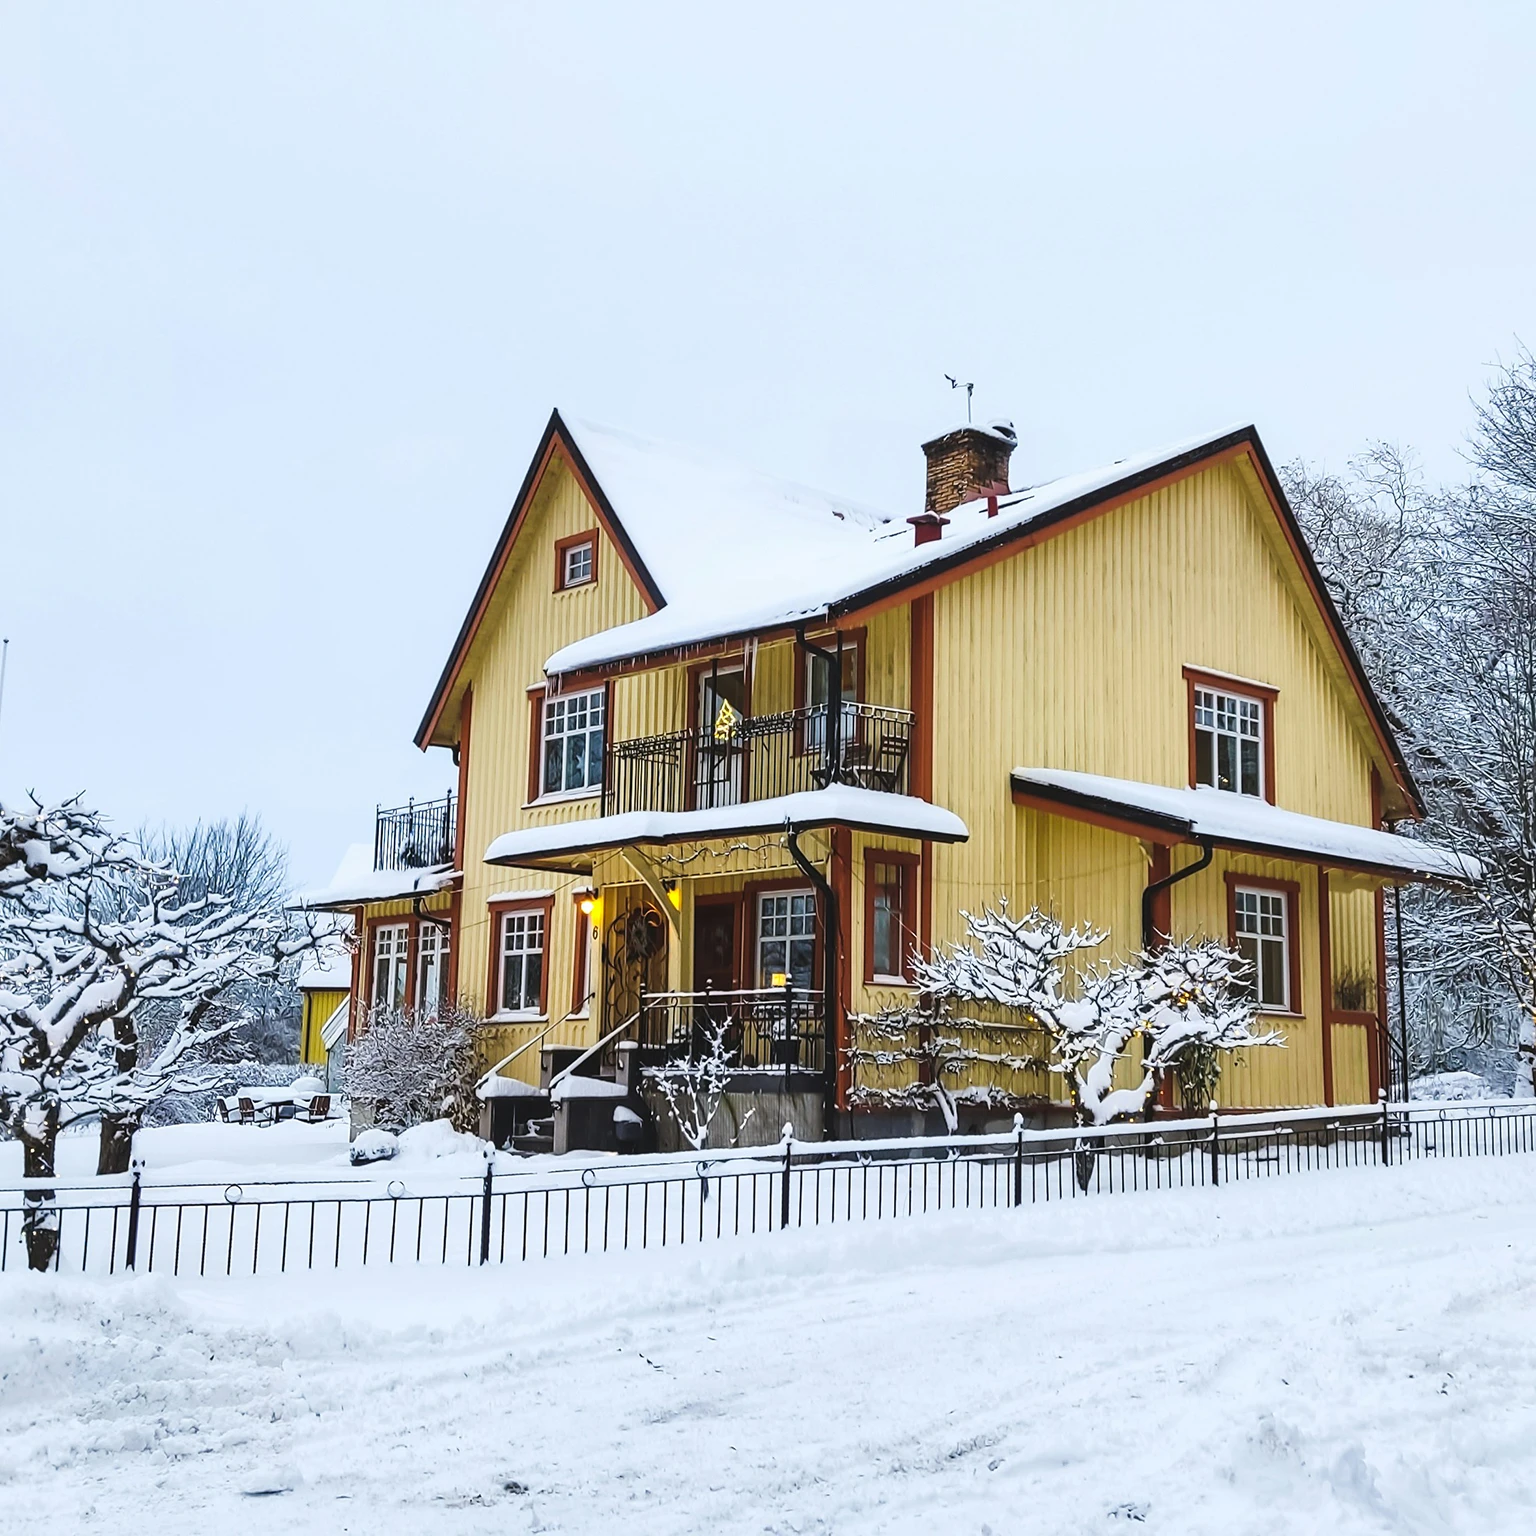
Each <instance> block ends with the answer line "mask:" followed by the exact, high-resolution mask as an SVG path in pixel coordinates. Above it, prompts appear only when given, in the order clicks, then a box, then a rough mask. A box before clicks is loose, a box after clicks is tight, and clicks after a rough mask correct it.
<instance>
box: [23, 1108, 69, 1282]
mask: <svg viewBox="0 0 1536 1536" xmlns="http://www.w3.org/2000/svg"><path fill="white" fill-rule="evenodd" d="M17 1139H18V1140H19V1141H20V1142H21V1173H22V1177H23V1178H26V1179H51V1178H53V1176H54V1172H55V1170H54V1151H55V1148H56V1147H57V1145H58V1139H59V1106H58V1105H57V1104H56V1103H54V1104H47V1105H45V1106H42V1107H37V1106H34V1107H33V1108H32V1112H31V1113H29V1114H28V1115H27V1116H26V1118H25V1119H24V1120H23V1122H22V1124H21V1126H20V1127H19V1128H18V1132H17ZM21 1230H22V1235H23V1236H24V1237H25V1238H26V1242H27V1263H28V1265H29V1266H30V1267H31V1268H33V1269H35V1270H38V1271H39V1272H41V1271H43V1270H46V1269H49V1268H51V1267H52V1265H53V1263H54V1260H55V1258H56V1257H57V1255H58V1251H59V1207H58V1196H57V1193H56V1192H55V1191H54V1190H51V1189H28V1190H27V1192H26V1194H25V1195H24V1196H23V1197H22V1215H21Z"/></svg>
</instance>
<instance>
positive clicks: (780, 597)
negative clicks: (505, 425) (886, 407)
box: [545, 418, 1256, 676]
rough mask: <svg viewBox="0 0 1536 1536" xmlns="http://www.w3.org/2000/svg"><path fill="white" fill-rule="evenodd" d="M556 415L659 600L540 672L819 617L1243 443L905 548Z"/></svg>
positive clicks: (1224, 439)
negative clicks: (637, 616)
mask: <svg viewBox="0 0 1536 1536" xmlns="http://www.w3.org/2000/svg"><path fill="white" fill-rule="evenodd" d="M565 422H566V426H567V428H568V430H569V431H570V432H571V434H572V436H573V437H574V438H575V440H576V443H577V446H578V447H579V448H580V450H581V453H582V456H583V457H584V458H585V459H586V461H587V463H588V464H589V466H590V467H591V469H592V471H593V473H594V474H595V476H596V477H597V479H598V481H599V483H600V484H601V485H602V487H603V489H604V491H605V492H606V494H607V495H608V497H609V499H610V500H611V502H612V504H613V506H614V509H615V511H616V512H617V513H618V515H619V517H620V519H621V520H622V522H623V525H624V530H625V532H626V533H627V534H628V536H629V537H630V539H631V540H632V542H633V544H634V546H635V550H636V552H637V553H638V554H639V556H640V558H641V559H642V560H643V561H644V563H645V566H646V569H647V570H648V571H650V573H651V574H652V575H653V576H654V577H655V579H656V582H657V584H658V585H659V586H660V588H661V592H662V595H663V597H664V598H665V606H664V607H662V608H660V609H659V610H658V611H657V612H655V613H653V614H650V615H648V616H647V617H646V618H643V619H638V620H636V621H635V622H634V623H632V624H623V625H620V626H618V627H617V628H614V629H609V630H604V631H602V632H600V633H598V634H595V635H589V636H587V637H586V638H584V639H582V640H578V641H576V642H574V643H573V644H571V645H568V646H565V647H563V648H562V649H560V650H558V651H556V652H555V653H554V654H553V655H552V656H551V657H550V658H549V659H548V661H547V662H546V663H545V671H546V672H547V673H549V674H550V675H551V676H555V675H558V674H562V673H571V672H580V671H583V670H586V669H589V668H593V667H600V666H604V665H608V664H610V663H615V662H619V661H626V660H633V659H638V658H641V657H646V656H652V655H661V654H665V653H668V652H672V651H676V650H678V649H680V648H683V647H687V646H691V645H700V644H704V643H706V642H709V641H714V640H721V639H726V638H729V637H733V636H744V635H754V634H763V633H770V632H774V631H779V630H784V629H789V628H793V627H794V626H796V625H799V624H816V623H819V622H820V621H821V620H823V619H825V618H827V617H828V616H829V615H830V614H831V612H832V610H833V609H840V610H842V611H848V610H850V609H851V608H852V607H855V606H857V604H858V603H859V602H861V601H864V600H865V599H866V598H869V599H872V598H873V597H874V595H875V594H877V593H878V592H879V591H880V589H882V588H883V587H884V586H886V585H887V584H891V583H900V582H902V581H904V580H906V579H908V578H910V577H912V576H913V575H915V574H918V573H920V572H921V571H923V570H924V569H925V568H927V567H937V566H940V565H943V564H945V563H947V562H949V561H951V560H954V559H957V558H964V557H967V556H969V555H971V554H976V553H980V552H981V551H982V550H984V549H985V548H986V547H987V546H988V545H990V544H992V543H1000V542H1003V541H1004V540H1006V539H1008V538H1010V537H1013V536H1014V535H1016V534H1017V533H1018V532H1019V531H1020V530H1021V529H1023V528H1025V527H1027V526H1028V525H1029V524H1031V523H1034V522H1038V521H1043V520H1044V519H1046V518H1047V517H1049V516H1051V515H1053V514H1064V513H1066V512H1069V511H1070V510H1071V509H1072V507H1073V504H1074V503H1076V502H1079V501H1087V500H1097V499H1101V498H1102V497H1103V496H1104V495H1105V494H1106V493H1109V494H1113V493H1114V491H1115V489H1116V488H1117V487H1121V486H1124V487H1126V488H1130V487H1131V486H1133V485H1134V484H1136V483H1137V482H1139V481H1140V480H1142V479H1144V478H1146V477H1147V476H1149V475H1151V474H1153V473H1156V472H1161V471H1162V470H1164V469H1168V468H1172V467H1173V466H1175V465H1176V464H1178V463H1179V462H1180V461H1183V460H1185V459H1187V458H1191V457H1198V456H1200V455H1201V454H1204V453H1207V452H1209V451H1211V450H1213V449H1217V448H1220V447H1222V446H1224V445H1226V444H1227V443H1236V442H1239V441H1241V440H1243V439H1244V438H1245V437H1255V440H1256V436H1255V434H1254V432H1253V429H1252V428H1251V427H1234V428H1227V429H1224V430H1223V431H1221V432H1217V433H1212V434H1210V435H1208V436H1205V437H1199V438H1193V439H1191V440H1189V441H1187V442H1182V443H1175V444H1173V445H1171V446H1168V447H1164V448H1158V449H1154V450H1152V451H1151V452H1148V453H1143V454H1138V455H1137V456H1135V457H1133V458H1127V459H1118V460H1116V461H1115V462H1114V463H1113V464H1109V465H1105V466H1104V467H1102V468H1100V469H1094V470H1090V471H1087V472H1086V473H1083V474H1077V475H1069V476H1066V477H1064V478H1063V479H1060V480H1053V481H1050V482H1048V483H1046V484H1044V485H1038V486H1033V487H1030V488H1029V489H1026V490H1021V491H1017V492H1014V493H1012V494H1010V495H1008V496H1004V497H1001V498H999V499H998V501H997V504H996V515H995V516H992V515H989V511H990V510H991V509H990V508H989V504H988V503H987V502H986V501H976V502H971V503H968V504H967V505H965V506H962V507H957V508H956V509H955V510H954V511H953V512H951V513H950V514H949V518H950V521H949V524H948V526H947V527H946V528H945V529H944V531H943V536H942V537H941V538H939V539H936V540H934V541H933V542H931V543H928V544H923V545H914V543H913V536H912V530H911V528H909V527H908V526H907V523H906V522H905V521H904V520H903V519H902V518H898V517H892V516H891V515H889V514H886V513H882V512H877V511H874V510H872V509H870V508H867V507H863V506H860V505H859V504H857V503H855V502H850V501H845V500H842V499H839V498H837V497H833V496H828V495H825V494H823V493H822V492H820V491H813V490H810V489H808V488H806V487H804V486H798V485H794V484H791V483H789V482H786V481H780V480H774V479H772V478H770V477H768V476H764V475H758V474H755V473H753V472H751V471H748V470H743V469H739V468H737V467H736V466H734V465H729V464H723V463H720V462H719V461H716V460H714V459H712V458H709V457H708V456H706V455H702V454H696V453H691V452H688V451H686V450H682V449H674V448H671V447H662V446H661V445H659V444H656V443H651V442H648V441H646V440H645V439H643V438H636V437H631V436H630V435H628V434H626V433H621V432H615V431H612V430H611V429H609V428H606V427H599V426H595V425H593V424H592V423H589V422H582V421H573V420H571V419H570V418H565Z"/></svg>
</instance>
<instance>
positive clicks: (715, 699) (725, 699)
mask: <svg viewBox="0 0 1536 1536" xmlns="http://www.w3.org/2000/svg"><path fill="white" fill-rule="evenodd" d="M697 686H698V699H697V703H698V717H697V718H698V729H697V730H696V731H695V732H694V737H693V742H694V756H693V804H694V808H695V809H696V810H705V809H707V808H709V807H710V806H716V805H740V804H741V791H742V765H743V762H744V759H745V748H744V744H743V742H742V736H741V721H742V719H743V718H744V717H745V715H746V713H747V677H746V673H745V672H744V671H743V670H742V669H741V668H740V667H733V668H731V669H730V670H726V669H724V668H719V669H711V670H710V671H708V672H702V673H700V674H699V680H698V685H697Z"/></svg>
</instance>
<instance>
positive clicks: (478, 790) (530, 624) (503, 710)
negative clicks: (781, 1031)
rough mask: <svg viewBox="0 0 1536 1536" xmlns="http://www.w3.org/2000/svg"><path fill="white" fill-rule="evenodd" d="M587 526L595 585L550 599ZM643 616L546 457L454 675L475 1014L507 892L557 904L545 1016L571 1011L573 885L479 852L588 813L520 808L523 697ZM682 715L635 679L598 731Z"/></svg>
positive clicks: (616, 695) (561, 1037) (556, 464)
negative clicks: (572, 543)
mask: <svg viewBox="0 0 1536 1536" xmlns="http://www.w3.org/2000/svg"><path fill="white" fill-rule="evenodd" d="M588 530H592V531H595V532H596V533H597V537H598V541H599V545H600V548H599V550H598V580H597V581H596V583H594V584H593V585H590V586H582V587H575V588H572V589H571V590H569V591H566V592H556V591H555V590H554V573H555V541H556V540H557V539H562V538H565V537H567V536H569V535H571V534H577V533H583V532H586V531H588ZM645 611H646V609H645V604H644V602H643V601H642V599H641V597H640V594H639V592H638V591H637V590H636V588H635V586H634V584H633V582H632V581H631V579H630V577H629V574H628V572H627V571H626V570H625V569H624V565H623V562H622V561H621V560H620V558H619V555H618V551H617V550H616V549H615V548H614V546H613V545H612V543H611V542H610V541H609V540H608V537H607V535H606V534H605V533H603V532H602V531H601V529H600V528H599V525H598V522H597V519H596V517H595V516H594V515H593V512H592V508H591V505H590V504H589V503H588V501H587V499H586V497H585V496H584V495H583V494H582V492H581V490H580V488H579V487H578V486H577V484H576V482H575V481H574V480H573V479H572V478H571V476H570V475H569V473H568V472H567V471H566V470H565V468H564V466H563V464H561V463H560V461H559V460H558V459H557V460H555V461H553V462H552V464H551V466H550V469H549V471H548V472H547V473H546V475H545V477H544V480H543V482H542V483H541V485H540V487H539V489H538V492H537V493H536V496H535V499H534V502H533V505H532V506H531V507H530V508H529V513H528V517H527V520H526V522H525V523H524V525H523V528H522V531H521V533H520V534H519V535H518V539H517V543H516V545H515V546H514V548H513V550H512V553H511V557H510V559H509V560H508V563H507V566H506V568H505V570H504V572H503V574H502V577H501V581H500V582H499V584H498V586H497V589H496V592H495V595H494V597H493V599H492V602H491V606H490V609H489V611H488V612H487V614H486V617H485V620H484V622H483V623H482V625H481V628H480V632H479V634H478V635H477V636H476V639H475V643H474V645H473V646H472V648H471V650H470V652H469V655H468V657H467V659H466V664H465V668H464V676H465V678H466V680H467V681H468V683H469V684H470V685H471V686H472V687H473V689H474V720H473V727H472V733H471V743H470V754H469V773H468V783H467V787H466V794H465V800H466V806H465V815H464V857H463V862H464V894H463V902H462V905H461V908H460V910H461V913H462V926H461V929H460V940H459V942H460V955H459V970H458V976H459V991H460V995H461V996H462V997H463V999H464V1000H465V1002H466V1003H467V1004H468V1005H469V1006H470V1007H471V1008H473V1009H474V1010H475V1011H477V1012H481V1013H489V1012H490V1010H491V1008H492V1007H493V1006H494V999H492V998H488V997H487V996H486V978H487V976H488V973H489V966H490V943H491V923H490V916H489V913H488V911H487V907H486V902H487V899H488V898H489V897H491V896H493V895H499V894H501V893H502V892H507V891H519V890H548V889H551V888H553V889H554V890H555V892H556V897H555V902H554V908H553V912H552V914H551V921H550V931H549V933H548V934H547V935H546V939H545V944H546V948H545V964H546V965H547V966H548V967H549V993H548V995H549V1008H550V1016H551V1017H552V1018H554V1019H560V1018H563V1017H564V1015H565V1014H566V1013H567V1011H568V1010H569V1007H570V991H571V974H572V965H573V963H574V950H573V946H574V944H575V938H576V909H575V903H574V900H573V899H572V897H571V894H570V893H571V892H572V891H573V890H574V889H575V888H576V886H577V885H578V884H579V883H580V882H578V881H576V880H574V879H571V878H569V877H562V876H558V875H549V874H541V873H538V872H535V871H531V870H518V869H502V868H495V867H491V866H488V865H486V864H485V863H484V862H482V855H483V854H484V852H485V849H486V848H487V847H488V846H489V845H490V843H491V841H492V840H493V839H494V838H496V837H498V836H500V834H501V833H503V832H508V831H511V830H513V829H515V828H519V827H527V826H540V825H546V824H548V823H550V822H554V821H567V820H571V819H574V818H577V817H583V816H590V815H592V814H594V812H595V809H596V808H595V805H594V804H593V802H592V801H590V800H575V801H565V802H561V803H555V804H551V805H544V806H537V805H535V806H529V805H528V804H526V802H527V799H528V774H529V732H530V721H531V707H530V704H529V697H528V690H529V688H530V687H533V686H536V685H539V684H541V683H543V681H544V662H545V659H546V658H547V657H548V656H549V655H550V654H551V653H552V652H553V651H555V650H557V649H558V648H559V647H561V646H563V645H568V644H570V643H571V642H572V641H575V640H578V639H580V638H581V637H582V636H584V635H589V634H593V633H595V632H597V631H599V630H604V629H609V628H612V627H613V626H615V625H618V624H626V623H629V622H631V621H632V620H634V619H638V618H641V617H643V616H644V614H645ZM680 709H681V684H680V679H679V678H678V677H677V676H675V675H672V674H668V673H642V674H639V675H637V676H634V677H627V678H622V679H619V680H618V681H617V682H616V683H615V685H614V688H613V710H612V719H611V720H610V721H609V724H608V729H609V730H610V731H617V732H618V734H619V735H622V736H629V735H640V734H646V733H648V732H649V731H651V730H659V729H667V728H668V727H670V726H671V725H672V724H673V723H675V722H676V721H677V719H678V716H679V714H680ZM540 1027H542V1026H540ZM591 1028H592V1023H591V1021H588V1020H572V1021H571V1023H570V1024H569V1025H568V1026H567V1027H566V1029H564V1030H562V1031H558V1032H557V1033H556V1034H555V1035H552V1036H551V1037H550V1040H551V1043H555V1042H568V1043H584V1042H586V1041H587V1040H588V1037H589V1035H590V1031H591ZM533 1032H534V1031H531V1030H529V1029H528V1028H527V1026H510V1027H509V1028H508V1029H507V1030H504V1031H498V1032H497V1033H496V1034H495V1035H494V1036H492V1035H490V1034H488V1035H487V1039H486V1042H485V1044H486V1049H487V1050H491V1049H495V1048H496V1047H497V1046H498V1045H502V1046H504V1049H503V1051H502V1054H505V1050H507V1049H510V1048H511V1045H510V1044H506V1043H505V1042H506V1041H510V1042H511V1043H512V1044H515V1043H519V1042H520V1041H521V1040H522V1039H526V1038H527V1037H528V1036H529V1034H530V1033H533ZM503 1036H505V1041H504V1040H503V1039H502V1037H503ZM537 1057H538V1052H537V1051H536V1050H533V1051H529V1052H528V1053H527V1055H526V1056H525V1057H524V1058H523V1059H522V1060H521V1061H520V1062H519V1066H520V1067H521V1066H528V1067H529V1069H530V1070H529V1073H528V1074H527V1075H528V1076H529V1077H530V1078H534V1077H536V1076H537V1073H538V1060H537ZM530 1058H532V1059H531V1060H530Z"/></svg>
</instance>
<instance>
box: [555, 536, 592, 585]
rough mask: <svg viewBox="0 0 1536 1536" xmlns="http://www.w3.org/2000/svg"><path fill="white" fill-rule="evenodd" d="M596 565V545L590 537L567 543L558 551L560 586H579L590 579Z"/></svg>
mask: <svg viewBox="0 0 1536 1536" xmlns="http://www.w3.org/2000/svg"><path fill="white" fill-rule="evenodd" d="M595 565H596V546H595V544H594V542H593V541H592V540H591V539H583V540H582V541H581V542H580V543H579V544H567V545H566V546H565V548H564V549H562V550H561V551H560V586H561V588H562V589H564V588H565V587H580V586H584V585H585V584H586V583H587V582H589V581H591V580H592V574H593V570H594V568H595Z"/></svg>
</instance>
